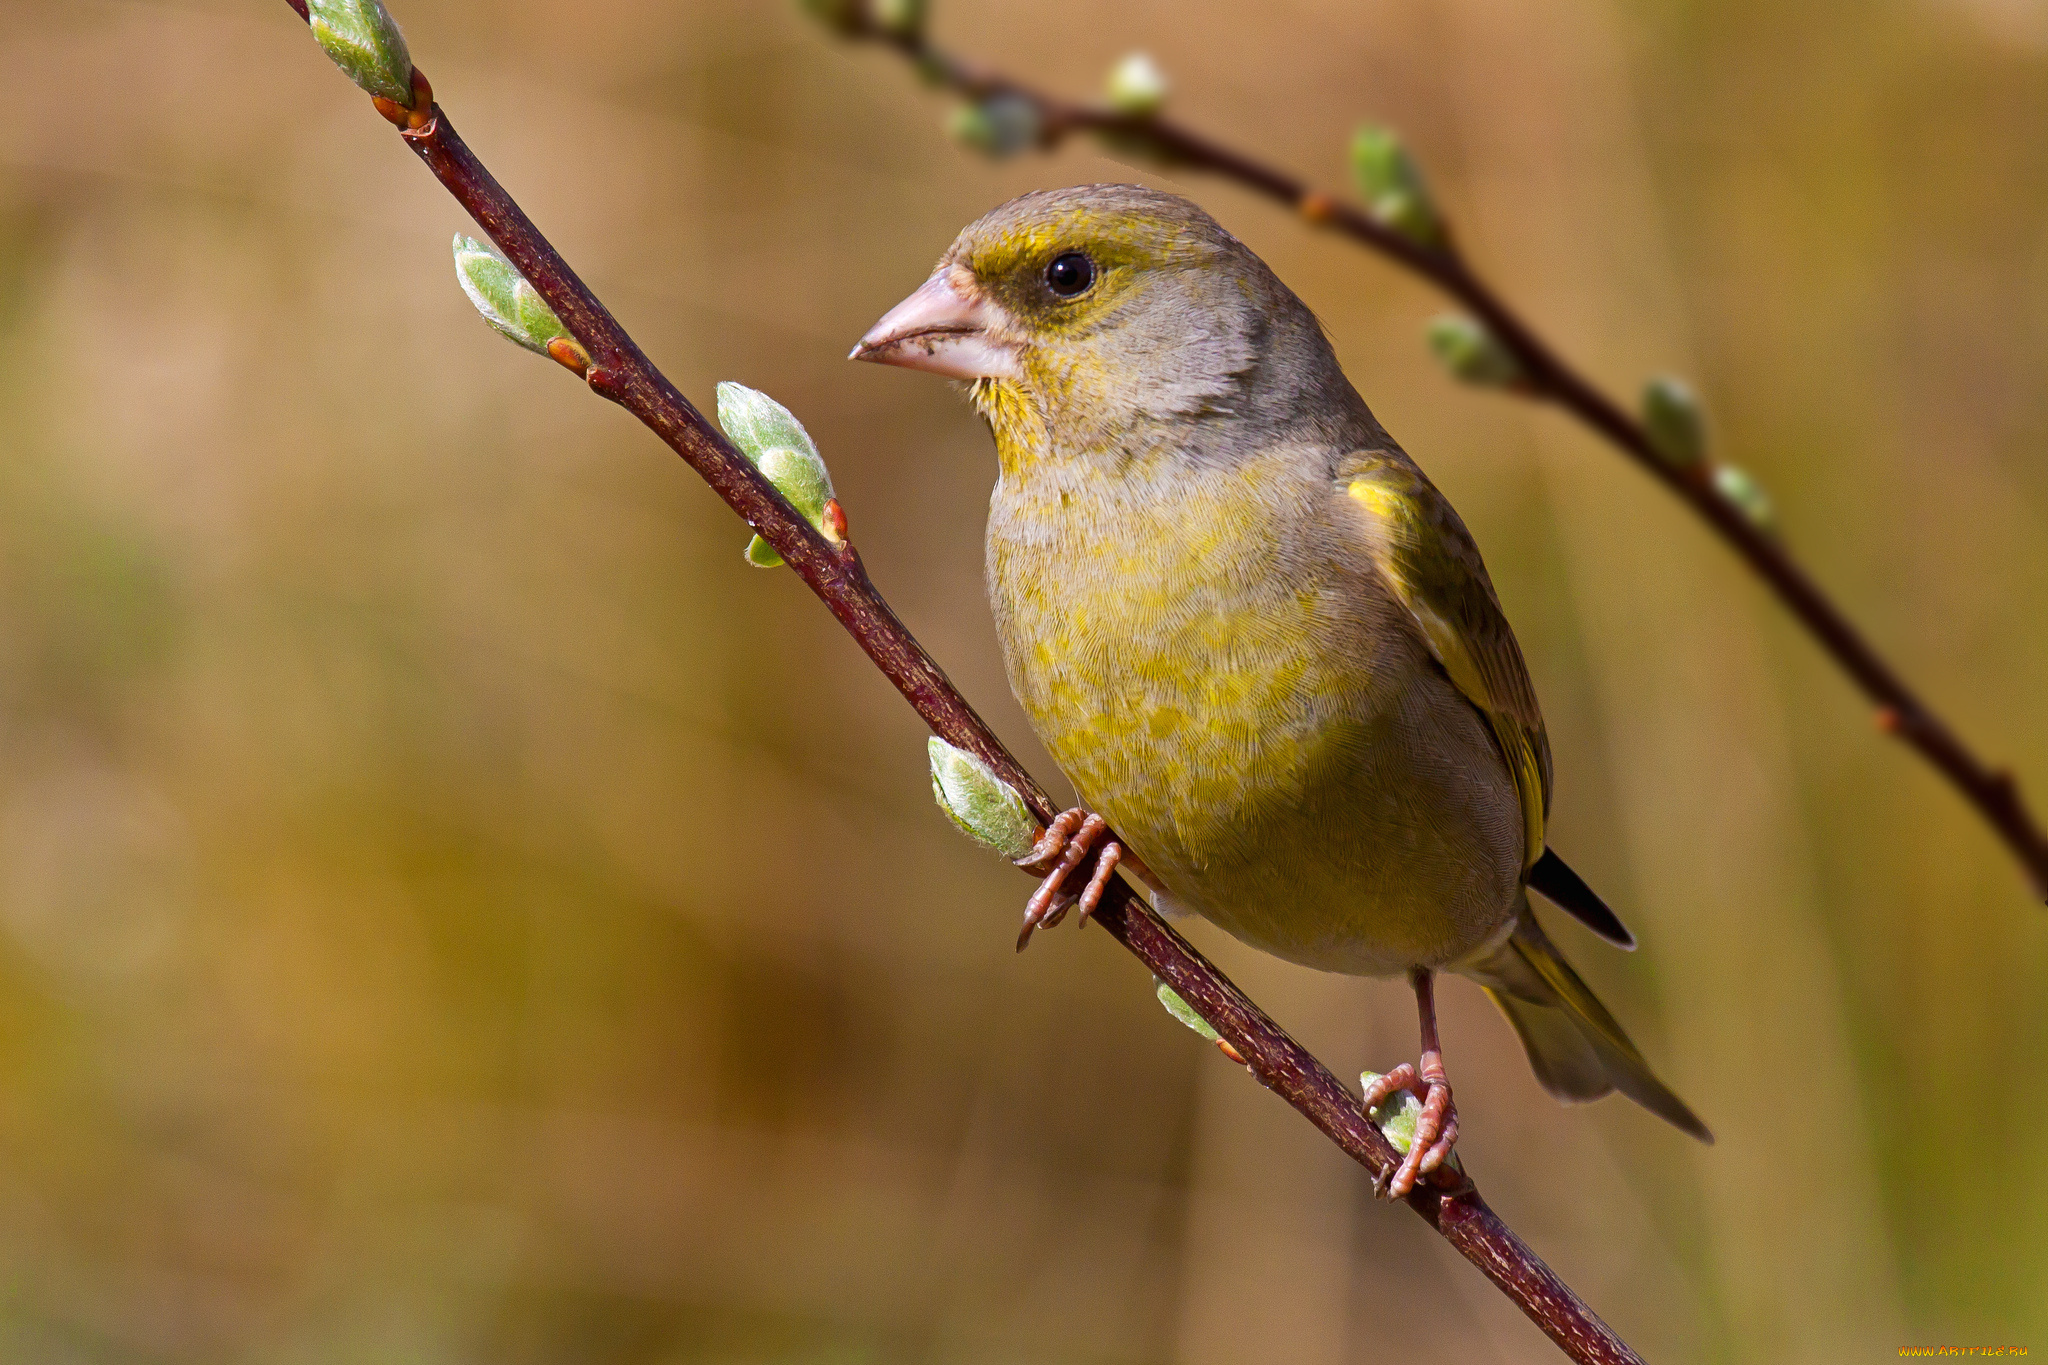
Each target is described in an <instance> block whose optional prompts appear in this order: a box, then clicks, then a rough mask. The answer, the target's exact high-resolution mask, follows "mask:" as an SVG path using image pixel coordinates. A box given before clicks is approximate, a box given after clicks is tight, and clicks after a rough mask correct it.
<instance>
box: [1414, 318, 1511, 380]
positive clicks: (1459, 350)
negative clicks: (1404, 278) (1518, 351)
mask: <svg viewBox="0 0 2048 1365" xmlns="http://www.w3.org/2000/svg"><path fill="white" fill-rule="evenodd" d="M1428 335H1429V349H1430V350H1432V351H1435V352H1436V358H1437V359H1438V360H1441V361H1442V362H1443V363H1444V367H1445V368H1446V369H1448V370H1449V371H1450V372H1451V373H1452V374H1454V375H1456V376H1457V377H1458V378H1460V379H1462V380H1464V381H1465V382H1466V383H1467V384H1477V385H1479V386H1480V387H1481V388H1488V389H1500V388H1506V387H1508V386H1509V385H1512V384H1515V383H1518V382H1520V380H1521V378H1522V367H1521V366H1520V365H1519V364H1517V363H1516V361H1515V358H1514V357H1513V356H1512V355H1509V354H1508V350H1507V348H1506V347H1505V346H1503V345H1501V344H1500V342H1499V340H1497V339H1496V338H1495V337H1494V335H1493V333H1492V332H1489V331H1488V330H1486V328H1485V327H1484V326H1483V325H1481V324H1480V323H1479V322H1478V321H1476V320H1474V319H1472V318H1468V317H1466V316H1465V315H1464V314H1462V313H1446V314H1444V315H1443V316H1442V317H1439V318H1436V319H1434V320H1433V321H1431V322H1430V324H1429V333H1428Z"/></svg>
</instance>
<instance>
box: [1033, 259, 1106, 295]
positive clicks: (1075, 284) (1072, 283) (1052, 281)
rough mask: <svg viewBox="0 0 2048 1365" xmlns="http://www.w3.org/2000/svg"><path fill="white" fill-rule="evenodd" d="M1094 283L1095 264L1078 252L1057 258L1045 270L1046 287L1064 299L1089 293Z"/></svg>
mask: <svg viewBox="0 0 2048 1365" xmlns="http://www.w3.org/2000/svg"><path fill="white" fill-rule="evenodd" d="M1093 283H1095V262H1093V261H1091V260H1089V259H1088V258H1087V257H1086V256H1083V255H1082V254H1081V253H1080V252H1078V251H1069V252H1067V253H1066V254H1065V255H1064V256H1055V257H1054V258H1053V262H1052V264H1051V265H1049V266H1047V267H1046V268H1045V287H1046V288H1047V289H1050V290H1052V292H1053V293H1055V294H1057V295H1059V296H1060V297H1061V298H1063V299H1071V298H1075V297H1077V296H1079V295H1081V294H1085V293H1087V292H1088V286H1089V285H1091V284H1093Z"/></svg>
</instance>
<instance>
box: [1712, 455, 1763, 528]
mask: <svg viewBox="0 0 2048 1365" xmlns="http://www.w3.org/2000/svg"><path fill="white" fill-rule="evenodd" d="M1714 491H1715V492H1716V493H1718V494H1720V495H1721V500H1722V501H1723V502H1726V503H1728V504H1730V505H1731V506H1733V507H1734V508H1735V510H1736V511H1738V512H1740V513H1742V518H1743V520H1744V521H1747V522H1748V523H1749V524H1750V525H1751V526H1754V527H1756V529H1757V530H1759V531H1762V532H1764V533H1765V534H1767V535H1775V534H1776V533H1777V530H1778V509H1777V508H1776V507H1775V506H1774V505H1773V504H1772V502H1771V495H1770V494H1769V493H1766V492H1764V486H1763V485H1762V484H1760V483H1758V482H1757V481H1756V478H1755V476H1754V475H1752V474H1751V473H1750V472H1749V471H1748V470H1746V469H1743V468H1741V467H1740V466H1739V465H1732V464H1724V465H1716V466H1715V467H1714Z"/></svg>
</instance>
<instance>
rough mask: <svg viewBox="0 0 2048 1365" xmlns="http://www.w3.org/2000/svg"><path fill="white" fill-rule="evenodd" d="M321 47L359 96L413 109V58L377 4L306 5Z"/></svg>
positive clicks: (374, 0) (322, 1)
mask: <svg viewBox="0 0 2048 1365" xmlns="http://www.w3.org/2000/svg"><path fill="white" fill-rule="evenodd" d="M306 22H307V23H308V24H310V25H311V26H312V29H313V37H314V38H315V39H317V40H318V41H319V43H320V47H321V49H322V50H323V51H325V52H326V53H327V55H328V56H329V57H330V58H332V59H333V61H334V64H335V65H336V66H338V67H340V68H341V70H342V74H343V75H345V76H347V77H348V78H349V79H350V80H352V81H354V82H355V83H356V84H357V85H358V86H359V87H361V88H362V90H363V92H364V93H365V94H368V95H372V96H375V97H377V98H379V99H387V100H391V101H393V102H394V103H396V104H399V105H402V106H404V107H405V108H408V109H410V108H411V107H412V54H411V53H410V52H408V51H406V47H405V35H404V34H403V33H401V32H399V31H398V24H397V23H396V21H394V20H393V19H392V17H391V13H390V11H388V10H386V9H385V8H384V6H383V5H382V4H380V3H379V0H306Z"/></svg>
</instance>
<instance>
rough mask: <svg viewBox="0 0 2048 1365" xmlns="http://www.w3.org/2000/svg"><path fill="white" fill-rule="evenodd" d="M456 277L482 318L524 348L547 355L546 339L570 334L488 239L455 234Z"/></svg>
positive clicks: (545, 302) (552, 311) (534, 290)
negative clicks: (481, 239) (479, 239)
mask: <svg viewBox="0 0 2048 1365" xmlns="http://www.w3.org/2000/svg"><path fill="white" fill-rule="evenodd" d="M455 278H456V280H457V281H458V282H459V283H460V284H461V285H462V292H463V293H465V294H467V295H469V301H470V302H471V303H473V304H475V305H476V311H477V312H479V313H481V314H482V315H483V319H484V321H485V322H488V323H489V324H490V325H491V326H492V327H493V328H494V329H495V330H496V331H497V332H498V333H499V335H501V336H504V337H507V338H509V339H510V340H512V341H515V342H517V343H518V344H519V345H521V346H524V347H525V348H526V349H527V350H529V351H535V352H538V353H539V354H541V355H547V354H548V353H549V352H548V343H549V342H551V341H554V340H556V339H557V338H563V337H568V336H569V329H568V328H566V327H564V326H563V325H562V320H561V319H560V318H558V317H556V316H555V310H554V309H552V308H550V307H548V301H547V300H546V299H544V298H542V297H541V296H540V291H539V290H538V289H535V288H534V287H533V285H532V284H530V283H529V282H528V281H527V279H526V277H525V276H524V275H522V274H520V273H519V268H518V267H517V266H515V265H513V264H512V262H510V261H508V260H506V259H505V257H504V255H503V254H502V253H500V252H499V250H498V249H497V248H496V247H494V246H492V245H491V244H490V243H489V242H480V241H478V240H477V239H476V238H474V237H465V236H463V235H462V234H461V233H459V232H458V233H456V234H455Z"/></svg>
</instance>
